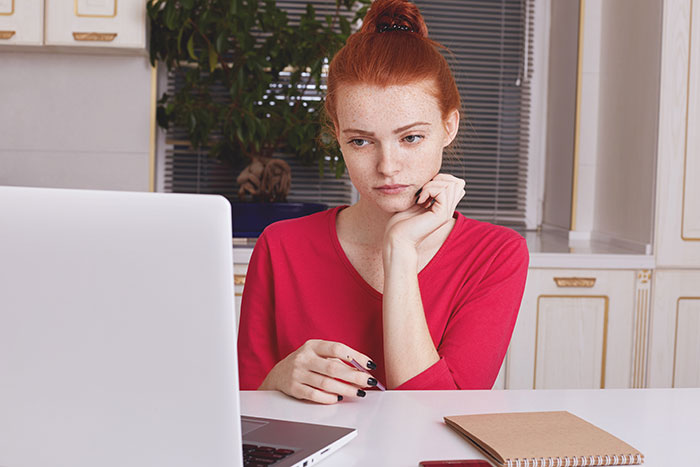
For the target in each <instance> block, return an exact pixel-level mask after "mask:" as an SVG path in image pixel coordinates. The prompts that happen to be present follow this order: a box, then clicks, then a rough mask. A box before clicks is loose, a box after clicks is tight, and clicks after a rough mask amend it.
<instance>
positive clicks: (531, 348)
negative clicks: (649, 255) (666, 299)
mask: <svg viewBox="0 0 700 467" xmlns="http://www.w3.org/2000/svg"><path fill="white" fill-rule="evenodd" d="M645 274H646V275H645ZM639 277H641V278H643V279H644V280H646V282H645V283H644V284H642V283H641V280H640V281H638V278H639ZM638 282H639V286H640V287H647V290H648V285H647V283H648V272H646V273H645V272H643V271H639V272H637V271H633V270H606V269H600V270H586V269H538V268H531V269H530V270H529V272H528V282H527V285H526V287H525V293H524V296H523V301H522V305H521V308H520V314H519V316H518V322H517V324H516V328H515V331H514V333H513V339H512V340H511V345H510V349H509V351H508V357H507V359H506V367H505V387H506V388H507V389H595V388H610V387H617V388H624V387H633V386H634V377H635V366H634V361H635V358H639V357H640V355H638V353H639V351H641V349H639V350H636V347H635V343H637V341H638V340H639V337H638V335H637V333H635V323H636V322H639V325H640V326H643V323H642V322H641V321H643V320H644V318H645V316H646V315H645V313H647V310H646V308H645V307H644V305H645V304H644V303H638V302H639V300H638V296H637V295H638V294H637V293H636V291H637V287H638Z"/></svg>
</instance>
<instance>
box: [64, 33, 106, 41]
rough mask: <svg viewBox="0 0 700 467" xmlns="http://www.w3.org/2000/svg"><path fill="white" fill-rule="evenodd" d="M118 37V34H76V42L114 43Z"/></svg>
mask: <svg viewBox="0 0 700 467" xmlns="http://www.w3.org/2000/svg"><path fill="white" fill-rule="evenodd" d="M116 37H117V33H116V32H74V33H73V39H75V40H76V41H81V42H84V41H94V42H112V41H113V40H114V39H115V38H116Z"/></svg>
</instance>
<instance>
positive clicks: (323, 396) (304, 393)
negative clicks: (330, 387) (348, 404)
mask: <svg viewBox="0 0 700 467" xmlns="http://www.w3.org/2000/svg"><path fill="white" fill-rule="evenodd" d="M289 395H290V396H292V397H296V398H297V399H305V400H307V401H311V402H318V403H319V404H326V405H329V404H335V403H337V402H339V401H340V399H339V398H338V394H331V393H328V392H324V391H321V390H320V389H316V388H314V387H311V386H309V385H307V384H303V383H297V384H295V385H293V387H292V388H291V390H290V394H289Z"/></svg>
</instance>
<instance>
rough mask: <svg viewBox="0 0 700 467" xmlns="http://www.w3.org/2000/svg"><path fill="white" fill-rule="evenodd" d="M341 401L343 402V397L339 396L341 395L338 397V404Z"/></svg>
mask: <svg viewBox="0 0 700 467" xmlns="http://www.w3.org/2000/svg"><path fill="white" fill-rule="evenodd" d="M342 400H343V396H341V395H340V394H339V395H338V402H340V401H342Z"/></svg>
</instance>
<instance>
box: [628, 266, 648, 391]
mask: <svg viewBox="0 0 700 467" xmlns="http://www.w3.org/2000/svg"><path fill="white" fill-rule="evenodd" d="M651 274H652V273H651V271H650V270H648V269H645V270H643V271H639V272H638V273H637V284H636V286H635V289H636V293H635V296H636V299H635V314H634V341H633V347H632V348H633V354H632V363H633V364H632V387H633V388H643V387H646V379H647V372H648V371H647V366H648V364H649V345H648V340H649V314H650V310H649V290H650V285H651V284H650V279H651Z"/></svg>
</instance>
